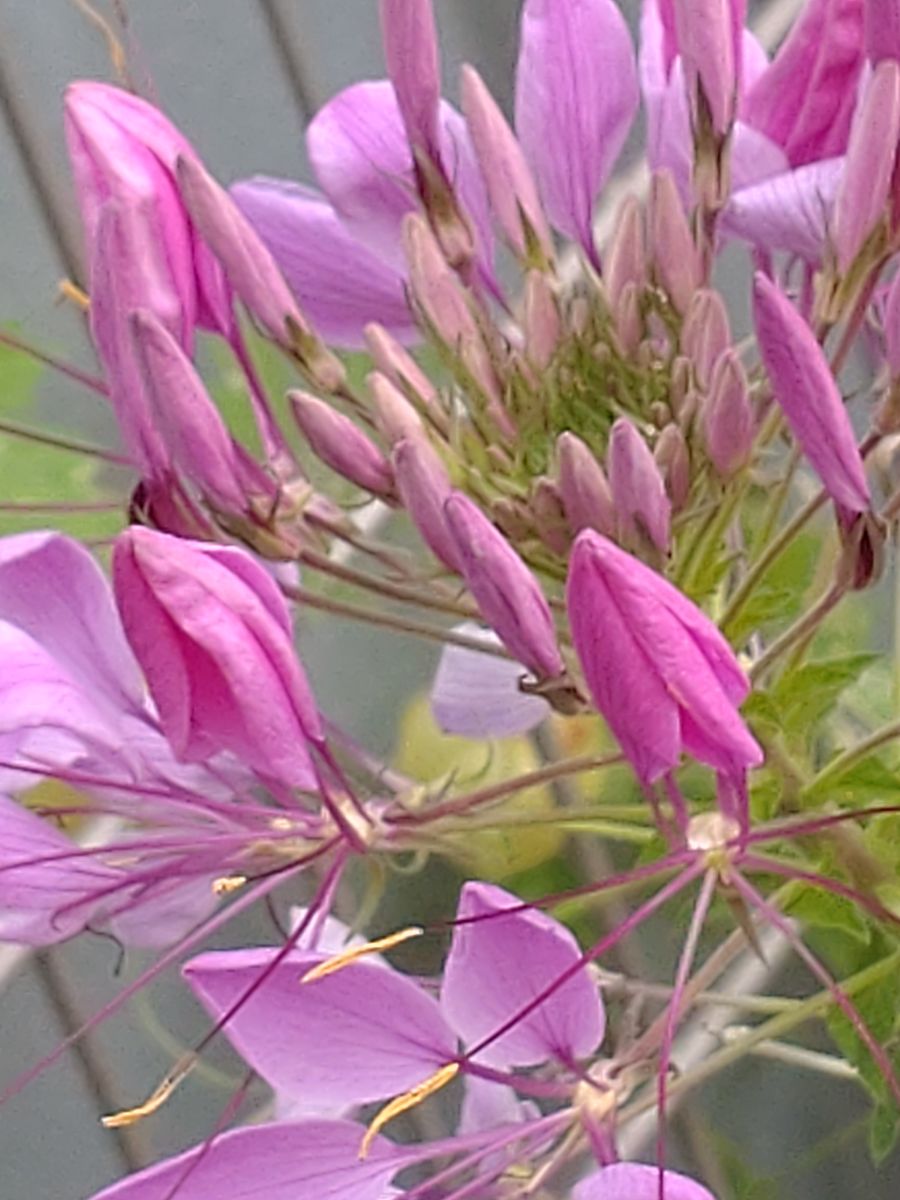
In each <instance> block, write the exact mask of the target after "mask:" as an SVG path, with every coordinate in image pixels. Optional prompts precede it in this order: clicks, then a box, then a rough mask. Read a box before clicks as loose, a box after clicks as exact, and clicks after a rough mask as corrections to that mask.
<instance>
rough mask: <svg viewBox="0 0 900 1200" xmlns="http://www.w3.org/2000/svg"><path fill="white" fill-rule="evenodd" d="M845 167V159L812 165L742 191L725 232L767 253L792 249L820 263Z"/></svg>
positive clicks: (728, 216)
mask: <svg viewBox="0 0 900 1200" xmlns="http://www.w3.org/2000/svg"><path fill="white" fill-rule="evenodd" d="M843 167H844V160H843V159H842V158H830V159H826V160H824V161H823V162H816V163H810V164H809V165H808V166H805V167H798V168H797V170H796V171H787V172H785V173H783V174H781V175H774V176H772V177H771V178H769V179H766V180H764V181H763V182H761V183H756V184H754V185H752V186H750V187H746V188H743V189H742V190H741V191H736V192H735V193H734V195H733V196H732V198H731V200H730V202H729V204H728V207H727V208H726V209H725V212H724V214H723V217H722V229H723V232H725V233H727V234H729V235H730V236H732V237H738V238H742V239H743V240H744V241H746V242H750V243H751V244H752V245H754V246H756V247H758V248H759V249H761V250H764V251H767V252H769V251H771V252H774V251H778V250H786V251H788V253H790V254H796V255H798V256H799V257H800V258H802V259H803V260H804V261H805V262H808V263H813V264H815V263H819V262H821V260H822V254H823V251H824V249H825V239H826V237H827V234H828V227H829V222H830V219H831V210H832V208H833V206H834V198H835V195H836V194H837V189H838V184H839V182H840V178H841V173H842V171H843Z"/></svg>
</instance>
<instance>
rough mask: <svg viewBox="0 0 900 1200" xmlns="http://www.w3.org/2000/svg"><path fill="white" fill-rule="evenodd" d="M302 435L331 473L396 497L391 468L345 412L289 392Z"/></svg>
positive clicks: (382, 495)
mask: <svg viewBox="0 0 900 1200" xmlns="http://www.w3.org/2000/svg"><path fill="white" fill-rule="evenodd" d="M288 401H289V402H290V406H291V412H292V413H293V414H294V420H295V421H296V422H297V425H298V426H299V428H300V432H301V433H302V434H303V436H304V437H305V438H306V440H307V441H308V442H309V444H310V446H311V447H312V450H313V453H314V454H317V455H318V457H319V458H321V460H322V462H324V463H325V464H326V465H327V466H329V467H331V469H332V471H337V473H338V475H343V477H344V478H345V479H349V480H350V482H351V483H355V484H356V486H357V487H360V488H363V490H364V491H367V492H371V493H372V494H373V495H374V496H381V497H382V498H384V499H391V498H393V496H394V473H393V471H392V470H391V465H390V463H389V462H388V460H387V459H386V458H385V456H384V455H383V454H382V453H381V451H380V450H379V449H378V447H377V446H376V445H375V443H374V442H373V441H371V440H370V439H369V438H367V437H366V435H365V434H364V433H363V432H362V430H361V429H359V428H358V427H357V426H356V425H354V423H353V422H352V421H351V420H350V418H349V417H345V416H344V414H343V413H339V412H337V411H336V410H335V409H333V408H332V407H331V405H330V404H327V403H326V402H325V401H324V400H319V399H318V398H317V397H316V396H311V395H310V394H309V393H308V392H301V391H297V390H295V391H290V392H288Z"/></svg>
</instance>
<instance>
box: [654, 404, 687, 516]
mask: <svg viewBox="0 0 900 1200" xmlns="http://www.w3.org/2000/svg"><path fill="white" fill-rule="evenodd" d="M653 457H654V459H655V460H656V463H657V465H658V466H659V469H660V471H661V473H662V477H663V481H664V483H665V487H666V491H667V492H668V494H669V499H670V500H671V501H672V510H673V511H674V512H680V510H681V509H682V508H684V505H685V502H686V501H687V498H688V496H689V495H690V491H691V457H690V452H689V451H688V445H687V442H686V441H685V437H684V434H683V433H682V432H681V430H680V428H679V427H678V426H677V425H666V427H665V428H664V429H663V430H662V432H661V433H660V435H659V437H658V439H657V442H656V446H655V447H654V450H653Z"/></svg>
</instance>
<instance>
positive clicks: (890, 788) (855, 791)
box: [803, 754, 900, 807]
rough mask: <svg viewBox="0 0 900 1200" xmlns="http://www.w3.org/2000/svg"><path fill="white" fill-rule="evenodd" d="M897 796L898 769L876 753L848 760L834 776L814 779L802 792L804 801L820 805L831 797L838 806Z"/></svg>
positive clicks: (885, 801)
mask: <svg viewBox="0 0 900 1200" xmlns="http://www.w3.org/2000/svg"><path fill="white" fill-rule="evenodd" d="M898 795H900V772H898V771H896V770H894V769H893V768H891V767H889V766H888V765H887V763H886V762H885V761H884V759H883V758H881V757H880V756H879V755H877V754H872V755H870V756H869V757H868V758H864V759H862V760H861V761H860V762H856V763H852V764H851V765H850V766H849V767H848V768H847V770H846V771H842V772H841V773H840V774H839V775H837V776H836V777H829V778H828V779H823V780H822V782H821V783H816V781H815V780H813V782H812V783H811V784H810V785H809V787H807V788H805V789H804V791H803V801H804V803H805V804H818V805H821V804H822V803H823V802H824V801H825V800H835V801H837V802H839V803H840V804H841V806H842V807H846V806H850V807H857V806H859V805H863V804H879V803H880V804H891V803H894V802H895V801H896V799H897V797H898Z"/></svg>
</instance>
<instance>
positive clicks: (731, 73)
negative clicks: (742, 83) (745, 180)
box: [673, 0, 744, 139]
mask: <svg viewBox="0 0 900 1200" xmlns="http://www.w3.org/2000/svg"><path fill="white" fill-rule="evenodd" d="M673 7H674V13H675V29H676V32H677V37H678V51H679V53H680V55H681V60H682V63H683V64H684V75H685V84H686V86H687V92H688V100H689V102H690V104H691V109H692V112H693V114H694V118H693V119H694V130H695V137H697V135H698V134H701V135H702V132H703V130H704V128H707V129H708V130H709V132H710V133H711V134H713V135H714V136H715V137H717V138H719V139H721V138H724V137H725V135H726V134H727V133H728V131H729V129H730V128H731V125H732V122H733V121H734V112H735V102H736V99H737V86H738V84H737V75H738V70H739V67H740V40H741V35H742V33H743V23H744V21H743V16H744V14H743V9H744V5H743V3H735V0H674V3H673Z"/></svg>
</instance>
